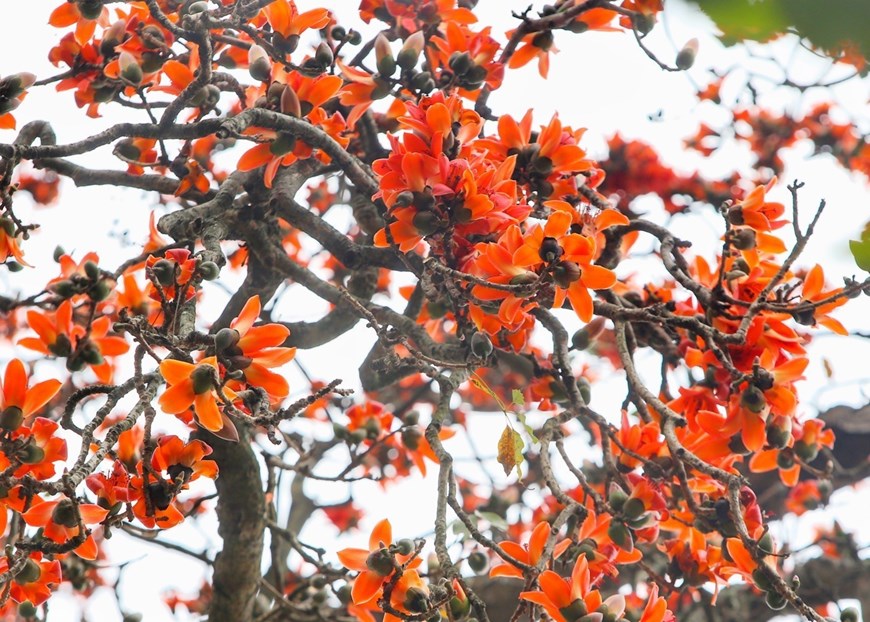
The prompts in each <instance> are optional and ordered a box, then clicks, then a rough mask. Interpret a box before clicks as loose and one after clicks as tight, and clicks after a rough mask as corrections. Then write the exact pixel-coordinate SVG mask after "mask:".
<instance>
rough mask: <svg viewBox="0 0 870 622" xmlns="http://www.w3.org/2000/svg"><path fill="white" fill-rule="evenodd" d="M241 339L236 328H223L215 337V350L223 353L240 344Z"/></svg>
mask: <svg viewBox="0 0 870 622" xmlns="http://www.w3.org/2000/svg"><path fill="white" fill-rule="evenodd" d="M240 338H241V336H240V335H239V331H237V330H236V329H235V328H222V329H220V330H219V331H218V332H217V333H216V334H215V336H214V349H215V350H216V351H217V352H223V351H224V350H226V349H228V348H232V347H233V346H234V345H236V344H237V343H239V339H240Z"/></svg>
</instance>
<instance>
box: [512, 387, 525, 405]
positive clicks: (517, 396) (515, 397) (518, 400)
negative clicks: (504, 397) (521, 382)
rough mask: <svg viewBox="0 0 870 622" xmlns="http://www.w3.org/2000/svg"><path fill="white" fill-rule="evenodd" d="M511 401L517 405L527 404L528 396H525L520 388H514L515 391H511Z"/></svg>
mask: <svg viewBox="0 0 870 622" xmlns="http://www.w3.org/2000/svg"><path fill="white" fill-rule="evenodd" d="M511 401H512V402H513V403H514V405H516V406H525V405H526V398H525V397H523V392H522V391H520V390H519V389H514V390H513V391H511Z"/></svg>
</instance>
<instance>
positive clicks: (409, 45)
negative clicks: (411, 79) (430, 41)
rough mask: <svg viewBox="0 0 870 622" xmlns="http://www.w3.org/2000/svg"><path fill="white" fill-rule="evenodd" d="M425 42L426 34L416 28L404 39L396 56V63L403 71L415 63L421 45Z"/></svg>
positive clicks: (421, 48) (418, 56) (420, 50)
mask: <svg viewBox="0 0 870 622" xmlns="http://www.w3.org/2000/svg"><path fill="white" fill-rule="evenodd" d="M425 44H426V36H425V35H424V34H423V31H422V30H418V31H417V32H415V33H414V34H412V35H411V36H410V37H408V38H407V39H406V40H405V43H404V45H402V49H401V50H399V54H398V56H396V64H397V65H399V67H401V68H402V69H404V70H405V71H408V70H410V69H411V68H413V67H414V66H415V65H416V64H417V60H418V59H419V58H420V52H422V51H423V46H424V45H425Z"/></svg>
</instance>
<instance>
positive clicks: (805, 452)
mask: <svg viewBox="0 0 870 622" xmlns="http://www.w3.org/2000/svg"><path fill="white" fill-rule="evenodd" d="M794 452H795V453H796V454H797V456H798V457H799V458H800V459H801V460H803V461H804V462H812V461H813V460H815V459H816V457H817V456H818V455H819V446H818V445H817V444H815V443H812V444H810V443H807V442H806V441H804V440H803V439H801V440H799V441H797V442H796V443H795V444H794Z"/></svg>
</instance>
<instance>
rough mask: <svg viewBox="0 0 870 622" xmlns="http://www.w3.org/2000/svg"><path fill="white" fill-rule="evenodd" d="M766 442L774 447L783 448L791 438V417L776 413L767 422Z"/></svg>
mask: <svg viewBox="0 0 870 622" xmlns="http://www.w3.org/2000/svg"><path fill="white" fill-rule="evenodd" d="M766 432H767V434H766V436H767V444H768V445H770V446H771V447H773V448H774V449H783V448H785V447H787V446H788V442H789V440H791V418H790V417H783V416H781V415H777V416H776V417H774V418H773V419H771V421H770V422H768V424H767V430H766Z"/></svg>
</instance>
